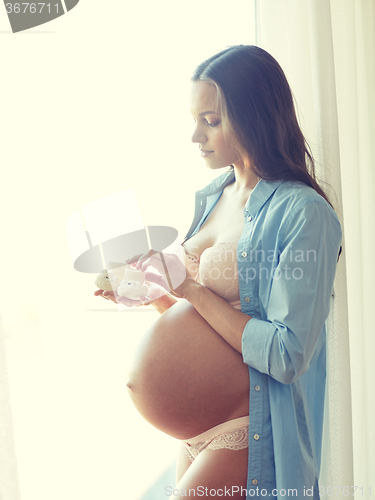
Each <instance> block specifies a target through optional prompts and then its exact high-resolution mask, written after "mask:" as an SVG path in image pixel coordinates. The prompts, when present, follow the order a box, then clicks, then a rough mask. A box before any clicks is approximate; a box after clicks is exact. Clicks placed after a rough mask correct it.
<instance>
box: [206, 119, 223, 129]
mask: <svg viewBox="0 0 375 500" xmlns="http://www.w3.org/2000/svg"><path fill="white" fill-rule="evenodd" d="M206 122H207V125H208V126H209V127H216V126H217V125H219V123H220V122H213V123H210V122H209V121H207V120H206Z"/></svg>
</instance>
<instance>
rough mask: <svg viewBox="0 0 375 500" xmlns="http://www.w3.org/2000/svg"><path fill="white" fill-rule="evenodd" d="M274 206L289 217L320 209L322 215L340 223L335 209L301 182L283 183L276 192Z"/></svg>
mask: <svg viewBox="0 0 375 500" xmlns="http://www.w3.org/2000/svg"><path fill="white" fill-rule="evenodd" d="M272 201H273V203H272V204H273V205H274V207H275V208H276V207H279V209H281V210H285V212H287V213H288V214H289V215H290V214H292V213H293V212H296V211H298V210H309V209H312V208H313V207H315V208H318V209H319V211H320V212H321V213H326V214H327V215H328V214H329V215H331V216H332V217H333V218H334V219H336V220H337V222H339V220H338V217H337V214H336V212H335V210H334V209H333V207H332V206H331V205H330V204H329V203H328V202H327V200H326V199H325V198H323V196H321V195H320V194H319V193H318V192H317V191H315V189H314V188H312V187H311V186H308V185H307V184H305V183H303V182H299V181H283V182H281V183H280V185H279V186H278V188H277V189H276V191H275V194H274V199H273V200H272Z"/></svg>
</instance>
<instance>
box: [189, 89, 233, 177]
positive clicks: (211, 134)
mask: <svg viewBox="0 0 375 500" xmlns="http://www.w3.org/2000/svg"><path fill="white" fill-rule="evenodd" d="M216 94H217V91H216V87H215V86H214V85H213V84H212V83H208V82H204V81H195V82H192V91H191V101H190V110H191V114H192V115H193V118H194V123H195V127H194V132H193V135H192V138H191V140H192V141H193V142H196V143H197V144H199V149H200V150H201V156H202V157H203V158H204V159H205V160H206V164H207V166H208V167H209V168H212V169H217V168H223V167H228V166H229V165H233V164H235V163H236V162H238V161H239V160H240V155H239V154H238V152H237V151H236V150H235V149H234V148H233V147H231V146H230V145H229V144H228V143H227V141H226V140H225V138H224V133H223V128H222V122H221V116H220V114H218V110H217V107H216V103H217V98H216Z"/></svg>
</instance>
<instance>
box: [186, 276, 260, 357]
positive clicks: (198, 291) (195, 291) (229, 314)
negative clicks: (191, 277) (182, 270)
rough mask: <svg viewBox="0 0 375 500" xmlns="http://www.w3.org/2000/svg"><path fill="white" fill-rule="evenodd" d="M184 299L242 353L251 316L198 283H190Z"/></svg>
mask: <svg viewBox="0 0 375 500" xmlns="http://www.w3.org/2000/svg"><path fill="white" fill-rule="evenodd" d="M184 298H185V299H186V300H188V301H189V302H190V304H191V305H192V306H193V307H194V308H195V309H196V310H197V311H198V312H199V314H200V315H201V316H203V318H204V319H205V320H206V321H207V323H209V324H210V325H211V326H212V328H213V329H214V330H216V331H217V333H218V334H219V335H221V336H222V337H223V339H224V340H226V341H227V342H228V344H230V345H231V346H232V347H233V348H234V349H236V351H238V352H240V353H242V334H243V331H244V328H245V325H246V324H247V322H248V321H249V320H250V319H251V316H249V315H248V314H245V313H243V312H241V311H239V310H238V309H235V308H234V307H233V306H231V305H230V304H228V302H227V301H226V300H224V299H223V298H221V297H219V296H218V295H216V293H214V292H212V291H211V290H209V289H208V288H206V287H205V286H203V285H200V284H199V283H197V282H191V283H190V285H189V287H188V288H187V289H186V291H185V293H184Z"/></svg>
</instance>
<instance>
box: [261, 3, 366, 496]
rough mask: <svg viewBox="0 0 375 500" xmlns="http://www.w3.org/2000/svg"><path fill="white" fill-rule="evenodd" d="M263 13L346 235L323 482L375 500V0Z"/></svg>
mask: <svg viewBox="0 0 375 500" xmlns="http://www.w3.org/2000/svg"><path fill="white" fill-rule="evenodd" d="M256 18H257V20H256V23H257V45H259V46H260V47H262V48H264V49H266V50H267V51H268V52H270V53H271V54H272V55H273V56H274V57H275V58H276V59H277V60H278V61H279V63H280V64H281V66H282V67H283V69H284V71H285V73H286V76H287V78H288V80H289V83H290V85H291V88H292V90H293V93H294V96H295V98H296V102H297V104H298V111H299V118H300V121H301V124H302V127H303V130H304V133H305V134H306V136H307V138H308V140H309V142H310V145H311V147H312V150H313V153H314V156H315V158H316V160H317V169H316V170H317V176H318V178H319V180H320V181H322V186H323V188H325V189H326V192H327V194H328V195H329V196H330V197H331V200H332V202H333V204H334V207H335V210H336V212H337V214H338V216H339V218H340V221H341V224H342V228H343V233H344V239H343V253H342V255H341V258H340V261H339V264H338V267H337V274H336V280H335V285H334V298H333V299H332V308H331V313H330V317H329V320H328V322H327V326H328V377H327V391H326V411H325V420H324V432H323V455H322V467H321V474H320V484H321V485H324V486H325V487H329V486H330V487H332V490H328V492H327V491H326V494H328V495H329V494H331V495H335V496H334V498H348V496H347V492H348V491H349V493H350V496H351V497H352V494H353V492H354V490H355V488H354V486H358V488H357V490H356V494H355V497H356V498H372V496H373V495H374V494H375V418H374V415H375V401H374V399H375V398H374V391H373V388H372V382H373V381H374V380H375V363H374V357H375V335H374V332H373V328H372V316H373V314H372V312H373V311H372V309H373V307H374V299H375V292H374V287H373V283H372V281H373V280H374V278H375V264H374V259H373V256H372V253H373V250H374V249H375V232H374V230H373V229H374V227H375V223H374V221H375V196H374V195H375V2H374V1H373V0H257V2H256ZM325 183H328V184H329V185H330V186H332V188H333V190H334V191H332V189H331V188H330V186H329V185H328V184H325ZM335 486H336V488H334V487H335ZM340 486H341V487H344V486H346V487H347V489H346V490H344V489H341V490H340V488H339V487H340ZM371 486H372V490H373V491H371V490H370V488H371ZM371 494H372V496H371Z"/></svg>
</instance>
